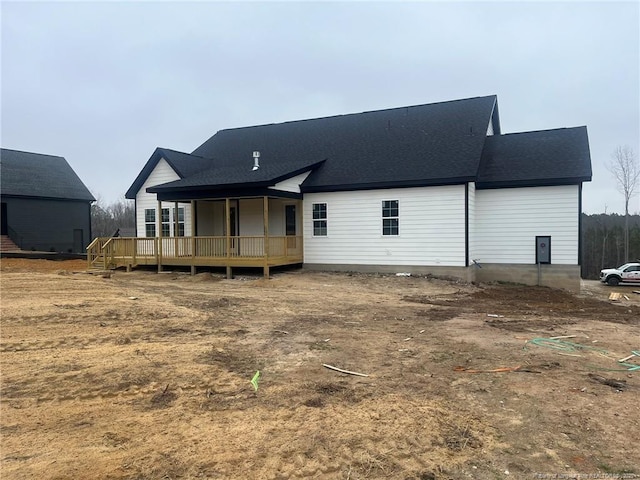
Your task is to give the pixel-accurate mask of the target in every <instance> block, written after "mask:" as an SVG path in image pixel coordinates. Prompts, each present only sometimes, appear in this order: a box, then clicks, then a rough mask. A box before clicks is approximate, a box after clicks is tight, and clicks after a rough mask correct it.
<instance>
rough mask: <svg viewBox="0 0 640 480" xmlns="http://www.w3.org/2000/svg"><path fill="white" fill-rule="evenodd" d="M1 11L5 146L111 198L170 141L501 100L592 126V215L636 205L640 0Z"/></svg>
mask: <svg viewBox="0 0 640 480" xmlns="http://www.w3.org/2000/svg"><path fill="white" fill-rule="evenodd" d="M0 5H1V7H0V8H1V12H0V13H1V26H2V37H1V40H2V63H1V66H2V72H1V73H2V75H1V82H2V86H1V91H2V98H1V100H2V112H1V113H2V118H1V120H2V123H1V143H2V147H4V148H13V149H17V150H26V151H32V152H38V153H47V154H52V155H60V156H63V157H65V158H66V159H67V160H68V161H69V163H70V164H71V166H72V167H73V169H74V170H75V171H76V173H77V174H78V175H79V176H80V178H81V179H82V180H83V181H84V183H85V184H86V185H87V187H89V189H90V190H91V192H92V193H93V194H94V196H96V197H100V198H102V199H103V200H104V201H105V202H108V203H110V202H112V201H115V200H117V199H120V198H123V196H124V192H125V191H126V190H127V188H128V187H129V186H130V185H131V183H132V182H133V180H134V179H135V177H136V175H137V174H138V172H139V171H140V170H141V169H142V167H143V165H144V164H145V162H146V161H147V159H148V158H149V157H150V156H151V154H152V153H153V150H154V149H155V147H157V146H161V147H166V148H172V149H175V150H180V151H186V152H191V151H192V150H194V149H195V148H196V147H197V146H199V145H200V144H201V143H203V142H204V141H205V140H206V139H207V138H209V137H210V136H211V135H213V134H214V133H216V132H217V131H218V130H221V129H225V128H232V127H242V126H249V125H257V124H263V123H275V122H282V121H288V120H299V119H305V118H315V117H321V116H328V115H337V114H344V113H355V112H361V111H366V110H377V109H382V108H391V107H400V106H407V105H418V104H424V103H431V102H437V101H446V100H453V99H459V98H468V97H476V96H483V95H491V94H496V95H498V106H499V110H500V120H501V124H502V131H503V133H509V132H518V131H527V130H543V129H549V128H559V127H572V126H578V125H586V126H587V128H588V132H589V139H590V145H591V157H592V163H593V181H592V182H591V183H588V184H585V186H584V190H583V200H584V201H583V209H584V211H585V212H586V213H600V212H603V211H604V209H605V206H606V208H607V211H608V212H609V213H611V212H618V213H623V212H624V205H623V197H622V195H621V194H620V193H618V192H617V190H616V188H615V183H614V181H613V179H612V177H611V174H610V173H609V172H608V171H607V170H606V169H605V164H606V163H607V162H609V161H610V158H611V152H613V150H614V149H615V147H616V146H617V145H624V144H626V145H629V146H631V147H632V148H633V149H634V150H635V152H636V155H637V154H638V153H639V152H640V75H639V71H640V8H639V3H638V2H635V1H633V2H621V3H616V2H563V3H560V2H542V1H539V2H533V3H523V2H517V3H516V2H465V3H463V2H446V3H435V2H344V3H339V2H318V3H310V2H283V3H267V2H246V3H244V2H243V3H238V2H233V3H221V2H193V3H187V2H136V3H131V2H126V3H125V2H102V3H96V2H82V3H81V2H47V3H32V2H24V1H22V2H7V1H2V3H1V4H0ZM631 211H632V212H638V213H640V197H635V198H634V199H633V200H632V205H631Z"/></svg>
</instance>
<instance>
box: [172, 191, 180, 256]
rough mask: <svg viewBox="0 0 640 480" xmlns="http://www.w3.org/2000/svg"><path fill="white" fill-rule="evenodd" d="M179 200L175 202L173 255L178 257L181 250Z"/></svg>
mask: <svg viewBox="0 0 640 480" xmlns="http://www.w3.org/2000/svg"><path fill="white" fill-rule="evenodd" d="M178 232H179V227H178V202H173V237H174V242H173V243H174V245H173V256H174V257H177V256H178V254H179V253H180V251H179V250H178Z"/></svg>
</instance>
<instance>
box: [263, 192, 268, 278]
mask: <svg viewBox="0 0 640 480" xmlns="http://www.w3.org/2000/svg"><path fill="white" fill-rule="evenodd" d="M262 204H263V206H264V212H263V214H262V218H263V220H264V278H269V197H263V199H262Z"/></svg>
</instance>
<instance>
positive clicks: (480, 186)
mask: <svg viewBox="0 0 640 480" xmlns="http://www.w3.org/2000/svg"><path fill="white" fill-rule="evenodd" d="M590 181H591V176H588V177H575V178H548V179H541V180H511V181H504V182H477V183H476V189H477V190H489V189H493V188H520V187H557V186H561V185H580V184H581V183H582V182H590Z"/></svg>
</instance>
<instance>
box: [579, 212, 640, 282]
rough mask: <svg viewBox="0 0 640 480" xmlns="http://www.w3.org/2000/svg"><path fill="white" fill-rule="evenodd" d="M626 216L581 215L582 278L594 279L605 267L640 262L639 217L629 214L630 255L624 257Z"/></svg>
mask: <svg viewBox="0 0 640 480" xmlns="http://www.w3.org/2000/svg"><path fill="white" fill-rule="evenodd" d="M626 220H627V219H626V218H625V215H618V214H615V213H612V214H606V213H599V214H594V215H586V214H584V213H583V214H582V259H581V265H582V278H587V279H595V278H598V276H599V275H600V270H602V269H603V268H613V267H618V266H620V265H622V264H624V263H626V262H627V261H630V262H631V261H640V215H629V216H628V222H629V236H628V238H629V253H628V255H627V256H626V258H625V224H626Z"/></svg>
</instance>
